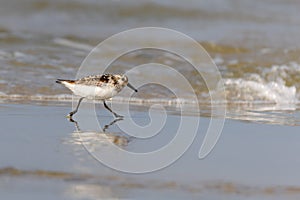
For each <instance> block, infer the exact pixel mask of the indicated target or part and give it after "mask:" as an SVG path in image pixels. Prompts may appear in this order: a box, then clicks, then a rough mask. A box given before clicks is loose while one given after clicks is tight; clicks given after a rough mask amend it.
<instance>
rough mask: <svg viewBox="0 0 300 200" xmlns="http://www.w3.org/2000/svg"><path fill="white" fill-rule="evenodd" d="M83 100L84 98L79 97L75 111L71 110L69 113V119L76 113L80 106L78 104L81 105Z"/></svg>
mask: <svg viewBox="0 0 300 200" xmlns="http://www.w3.org/2000/svg"><path fill="white" fill-rule="evenodd" d="M83 99H84V97H81V98H80V99H79V101H78V104H77V106H76V108H75V110H73V111H72V112H70V113H69V115H68V117H69V118H72V116H73V115H74V114H75V113H77V111H78V108H79V105H80V103H81V101H82V100H83Z"/></svg>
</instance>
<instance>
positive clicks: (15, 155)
mask: <svg viewBox="0 0 300 200" xmlns="http://www.w3.org/2000/svg"><path fill="white" fill-rule="evenodd" d="M69 109H70V108H69V106H67V107H66V106H63V105H59V104H58V105H47V106H45V105H44V106H41V105H26V104H2V105H1V107H0V111H1V112H0V119H1V128H2V129H1V130H2V131H1V142H0V144H1V145H0V147H1V149H0V150H1V151H0V157H1V163H0V185H1V187H0V188H1V189H0V191H1V198H6V199H18V198H20V196H22V198H23V199H37V198H39V197H43V198H46V199H47V198H48V199H53V198H55V199H74V198H75V199H95V198H156V197H160V198H175V199H182V198H189V199H199V198H205V199H220V198H222V199H224V198H225V199H282V198H284V199H297V198H299V195H300V192H299V191H300V189H299V185H300V184H299V173H298V169H299V166H300V162H299V159H296V158H297V155H298V152H299V142H298V141H299V134H297V133H298V130H297V128H296V127H294V126H290V125H287V126H286V125H266V124H255V123H248V122H242V121H237V120H227V121H226V124H225V127H224V130H223V133H222V135H221V138H220V140H219V142H218V143H217V145H216V146H215V148H214V149H213V151H212V153H211V154H209V156H208V157H206V158H205V159H202V160H199V159H198V152H199V148H200V145H201V143H202V140H203V136H204V132H205V129H206V127H207V126H208V122H209V118H206V117H204V118H202V117H201V120H200V126H199V129H198V132H197V137H196V139H195V141H194V142H193V144H192V145H191V147H190V148H189V149H188V150H187V151H186V152H185V154H184V155H183V156H182V157H181V158H180V159H178V160H177V161H176V162H175V163H173V164H172V165H171V166H169V167H166V168H164V169H162V170H159V171H157V172H155V173H146V174H139V175H138V174H126V173H120V172H117V171H115V170H112V169H110V168H108V167H106V166H104V165H103V164H101V163H99V162H98V161H97V160H95V159H94V158H93V157H92V156H91V154H90V153H89V152H87V151H86V149H85V148H84V146H83V145H82V142H83V141H84V143H85V144H87V143H88V142H89V145H91V146H90V147H92V145H93V147H94V148H93V150H94V151H97V148H100V149H101V146H102V147H104V146H105V145H108V143H110V142H113V143H114V144H115V145H118V146H119V147H121V148H124V149H126V150H128V151H131V152H143V151H149V150H153V149H157V148H159V147H160V146H161V145H164V144H166V143H165V142H166V141H168V140H169V139H170V137H172V134H173V129H174V124H176V122H177V121H178V120H180V119H181V120H182V119H183V118H186V117H187V116H180V115H176V112H177V111H174V110H173V111H172V110H170V109H169V110H168V114H169V115H168V121H167V123H166V124H165V126H164V129H162V130H161V131H160V132H159V135H157V136H156V137H153V138H149V139H147V140H144V141H143V140H140V139H137V138H134V137H128V136H127V135H126V134H124V133H122V132H120V130H119V128H118V126H119V125H121V124H120V123H125V124H126V123H127V121H128V120H130V118H128V116H125V118H124V120H123V122H122V121H120V122H116V123H115V124H113V125H111V126H109V127H108V129H107V131H106V133H103V132H102V133H101V132H98V131H93V130H92V129H91V128H88V129H83V128H82V127H84V126H82V125H84V123H83V121H78V125H79V126H81V128H82V129H81V133H80V135H81V137H79V135H78V128H77V127H76V126H75V124H74V123H72V122H69V121H68V120H67V119H66V118H65V117H64V116H65V114H66V113H67V112H68V111H69ZM99 111H100V112H99V114H98V119H99V120H100V124H101V126H102V127H104V124H108V123H110V122H111V121H112V120H113V118H112V117H111V115H110V113H107V112H106V111H105V110H103V109H102V108H101V109H99ZM81 112H85V108H84V107H83V109H82V110H81ZM155 113H156V114H157V115H160V114H161V113H160V112H158V111H155ZM297 113H298V114H299V112H297ZM132 118H133V119H134V120H135V122H136V123H138V124H139V123H141V122H142V123H145V122H147V121H148V118H149V116H148V114H147V113H146V112H145V110H144V108H140V109H139V110H138V109H132ZM75 119H78V118H76V117H75ZM88 119H89V117H88ZM20 127H22V129H21V130H20ZM187 131H188V130H187ZM90 150H91V149H90ZM111 156H112V157H115V155H111Z"/></svg>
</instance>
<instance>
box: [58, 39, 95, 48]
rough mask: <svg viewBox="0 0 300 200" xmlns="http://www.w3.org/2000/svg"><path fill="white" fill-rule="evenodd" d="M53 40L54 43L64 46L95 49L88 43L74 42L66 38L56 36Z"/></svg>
mask: <svg viewBox="0 0 300 200" xmlns="http://www.w3.org/2000/svg"><path fill="white" fill-rule="evenodd" d="M53 41H54V43H56V44H59V45H62V46H66V47H71V48H75V49H80V50H84V51H91V50H92V49H93V47H92V46H90V45H88V44H83V43H79V42H74V41H71V40H68V39H64V38H55V39H54V40H53Z"/></svg>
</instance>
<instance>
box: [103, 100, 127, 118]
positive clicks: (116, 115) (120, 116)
mask: <svg viewBox="0 0 300 200" xmlns="http://www.w3.org/2000/svg"><path fill="white" fill-rule="evenodd" d="M103 104H104V107H105V108H106V109H107V110H109V112H111V113H112V114H114V116H115V117H116V118H122V117H123V116H122V115H118V114H117V113H115V112H114V111H112V109H110V108H109V107H108V106H107V105H106V103H105V100H103Z"/></svg>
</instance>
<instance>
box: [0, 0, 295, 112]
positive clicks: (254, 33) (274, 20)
mask: <svg viewBox="0 0 300 200" xmlns="http://www.w3.org/2000/svg"><path fill="white" fill-rule="evenodd" d="M299 6H300V2H299V1H297V0H285V1H282V0H259V1H258V0H257V1H246V0H212V1H194V0H192V1H188V2H186V1H179V0H175V1H163V2H162V1H157V0H152V1H130V0H129V1H97V0H68V1H67V0H24V1H18V0H9V1H8V0H7V1H1V6H0V46H1V49H0V69H1V70H0V98H1V99H4V100H5V99H19V100H22V99H24V100H26V99H27V100H68V99H71V95H70V92H69V91H68V90H66V89H64V88H62V87H60V86H58V85H56V84H55V83H54V80H55V79H56V78H62V77H63V78H70V79H72V78H74V77H75V76H76V73H77V70H78V68H79V66H80V64H81V62H82V61H83V59H84V58H85V57H86V56H87V54H88V53H89V51H90V50H92V48H93V47H94V46H96V45H97V44H98V43H99V42H101V41H103V40H104V39H106V38H108V37H110V36H111V35H113V34H116V33H119V32H121V31H125V30H128V29H131V28H136V27H145V26H158V27H164V28H170V29H174V30H177V31H180V32H182V33H184V34H187V35H188V36H190V37H192V38H194V39H195V40H197V41H198V42H199V43H200V44H202V46H203V47H204V48H205V49H206V50H207V51H208V53H209V54H210V55H211V57H212V58H213V60H214V62H215V63H216V65H217V66H218V68H219V70H220V71H221V74H222V77H223V78H224V83H225V86H226V94H227V101H228V105H229V107H230V105H233V104H234V106H236V104H238V105H240V104H244V105H245V104H246V105H247V106H249V105H251V106H252V107H253V105H255V104H267V105H270V104H271V105H275V107H276V109H281V108H286V107H288V108H295V107H297V106H296V105H297V103H298V102H299V97H300V96H299V88H300V81H299V80H300V66H299V63H300V58H299V53H300V37H299V33H300V20H299V19H300V13H299V9H298V8H299ZM163 40H164V42H165V43H168V40H167V38H163ZM170 43H171V41H170ZM120 45H122V44H120ZM124 45H125V44H124ZM147 54H148V55H147ZM100 59H101V58H100ZM147 62H160V63H164V64H170V63H171V64H170V65H171V66H175V67H176V68H177V69H178V70H180V72H182V73H186V76H187V77H188V79H189V80H190V82H191V84H192V85H193V84H194V86H196V87H194V88H196V93H197V94H198V97H199V99H200V101H201V100H203V101H206V100H205V97H207V95H208V93H207V92H208V91H207V90H206V88H205V83H198V82H199V77H198V78H197V77H195V76H194V75H193V72H191V71H190V68H188V67H187V64H186V63H184V62H182V60H178V59H176V58H173V57H170V56H157V55H156V54H155V52H154V53H153V52H152V53H151V52H148V53H147V52H142V53H140V54H139V53H136V54H132V55H131V54H130V55H128V56H127V57H126V59H123V60H120V61H119V62H118V67H120V68H122V67H125V68H126V66H132V65H136V64H140V63H147ZM139 76H140V78H142V77H143V73H141V74H139ZM157 76H159V77H160V78H161V79H163V78H166V77H168V74H164V73H159V72H158V73H157ZM197 81H198V82H197ZM198 86H199V87H198ZM164 90H165V88H159V87H157V88H155V86H153V87H145V88H144V89H143V92H142V93H140V94H139V96H138V97H137V98H141V99H151V98H155V99H160V98H161V99H164V98H165V99H169V98H172V97H169V96H168V95H166V94H165V93H166V92H165V91H164ZM202 97H203V98H202ZM287 104H288V106H287ZM282 105H284V106H282Z"/></svg>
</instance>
